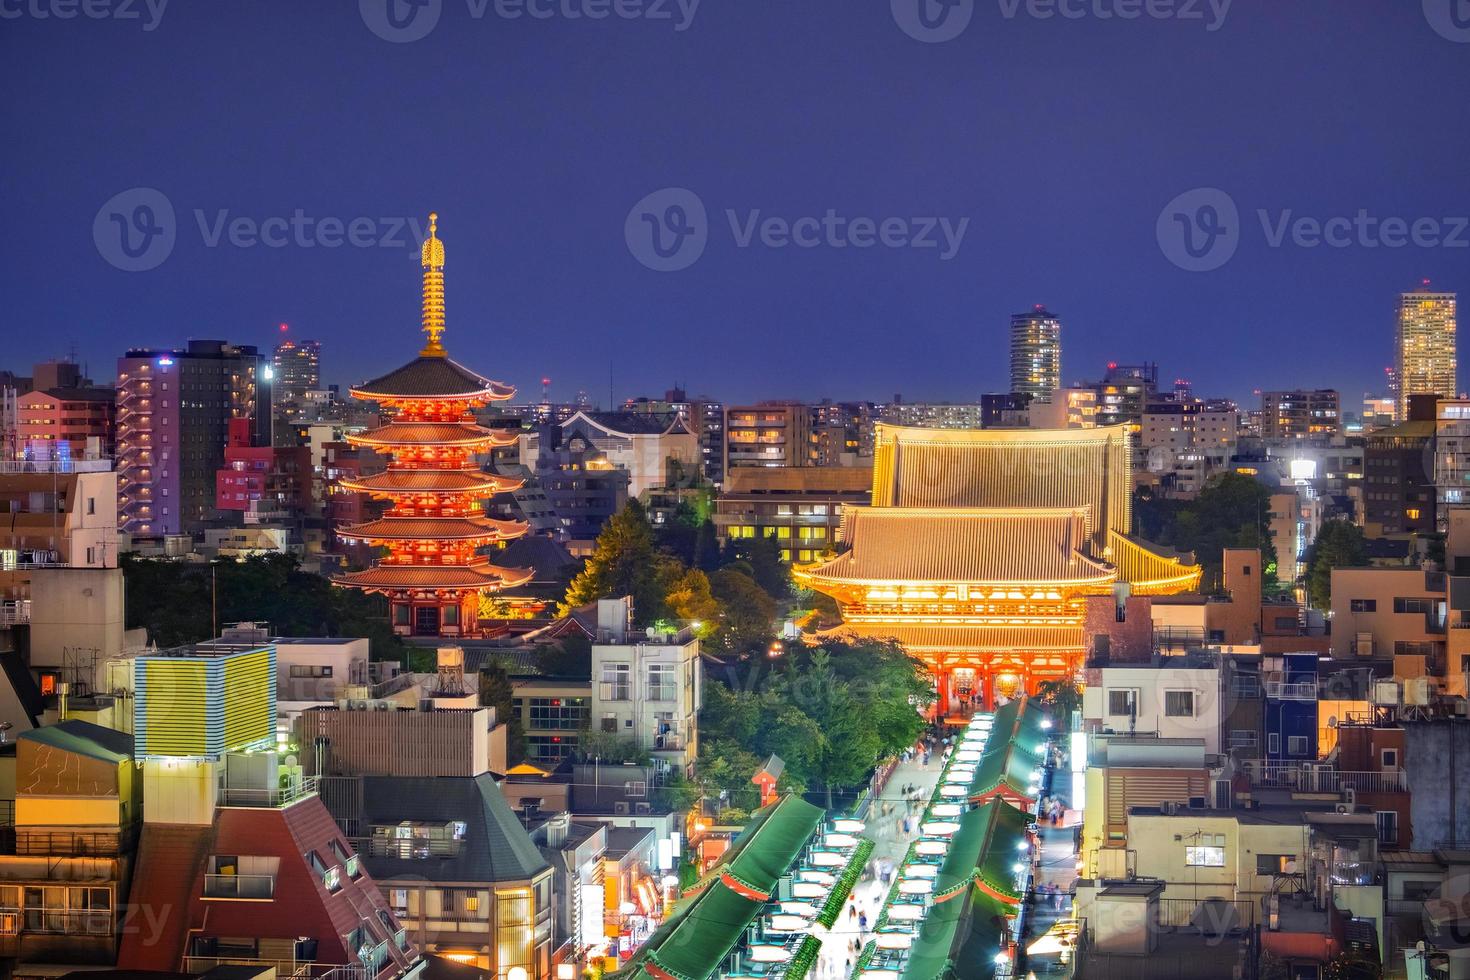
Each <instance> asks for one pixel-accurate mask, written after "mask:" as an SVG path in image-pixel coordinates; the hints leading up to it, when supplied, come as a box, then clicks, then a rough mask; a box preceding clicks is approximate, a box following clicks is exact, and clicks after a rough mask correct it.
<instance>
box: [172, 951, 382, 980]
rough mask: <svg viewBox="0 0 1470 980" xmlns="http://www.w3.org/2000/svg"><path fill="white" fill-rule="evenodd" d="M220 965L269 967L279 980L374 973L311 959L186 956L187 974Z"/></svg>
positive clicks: (344, 978)
mask: <svg viewBox="0 0 1470 980" xmlns="http://www.w3.org/2000/svg"><path fill="white" fill-rule="evenodd" d="M217 966H258V967H270V968H271V969H273V970H275V971H276V978H277V980H372V978H373V976H374V975H375V974H372V973H369V972H368V971H367V969H366V968H364V967H361V966H350V965H347V964H343V963H317V962H315V961H311V960H270V959H265V960H263V959H256V958H253V957H249V956H185V957H184V972H185V973H192V974H195V975H198V974H200V973H207V972H209V971H210V970H212V969H214V968H215V967H217Z"/></svg>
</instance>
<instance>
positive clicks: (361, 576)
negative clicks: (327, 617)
mask: <svg viewBox="0 0 1470 980" xmlns="http://www.w3.org/2000/svg"><path fill="white" fill-rule="evenodd" d="M534 574H535V572H534V571H533V570H532V569H529V568H500V567H499V566H496V565H378V566H376V567H374V568H369V569H366V570H364V571H361V572H348V573H347V574H345V575H339V576H337V577H336V578H334V579H333V580H332V581H334V582H337V583H339V584H341V585H350V586H355V587H357V588H360V589H493V588H510V587H513V586H517V585H524V584H526V583H527V582H529V581H531V577H532V576H533V575H534Z"/></svg>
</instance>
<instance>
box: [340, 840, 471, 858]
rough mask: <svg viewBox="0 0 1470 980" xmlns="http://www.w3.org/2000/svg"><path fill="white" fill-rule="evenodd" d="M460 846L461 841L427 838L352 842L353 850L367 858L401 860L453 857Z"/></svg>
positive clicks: (457, 852)
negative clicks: (364, 854) (365, 855)
mask: <svg viewBox="0 0 1470 980" xmlns="http://www.w3.org/2000/svg"><path fill="white" fill-rule="evenodd" d="M462 844H463V842H462V841H457V840H443V839H435V838H428V837H408V838H402V837H359V838H357V839H355V840H353V841H352V846H353V848H355V849H356V850H357V851H358V853H366V854H367V856H368V857H376V858H399V859H403V860H411V859H417V860H423V859H425V858H431V857H454V856H455V855H457V854H459V852H460V848H461V846H462Z"/></svg>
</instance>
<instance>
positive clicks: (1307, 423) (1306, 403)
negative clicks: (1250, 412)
mask: <svg viewBox="0 0 1470 980" xmlns="http://www.w3.org/2000/svg"><path fill="white" fill-rule="evenodd" d="M1341 431H1342V399H1341V398H1340V397H1339V395H1338V393H1337V392H1336V391H1334V390H1333V389H1331V388H1319V389H1317V390H1315V391H1263V392H1261V435H1262V437H1264V438H1265V439H1268V440H1271V439H1276V440H1280V439H1311V438H1322V439H1330V438H1331V437H1332V436H1335V435H1337V434H1338V433H1339V432H1341Z"/></svg>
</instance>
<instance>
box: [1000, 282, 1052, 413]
mask: <svg viewBox="0 0 1470 980" xmlns="http://www.w3.org/2000/svg"><path fill="white" fill-rule="evenodd" d="M1061 386H1062V321H1061V320H1059V319H1057V317H1056V315H1055V314H1052V313H1050V312H1048V311H1047V309H1046V307H1044V306H1039V305H1038V306H1036V307H1035V308H1033V309H1032V310H1031V311H1030V312H1029V313H1017V314H1015V315H1014V316H1012V317H1011V391H1012V392H1013V393H1017V394H1024V395H1030V396H1031V398H1032V399H1033V400H1034V401H1039V402H1050V401H1051V393H1052V392H1054V391H1056V390H1057V389H1058V388H1060V387H1061Z"/></svg>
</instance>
